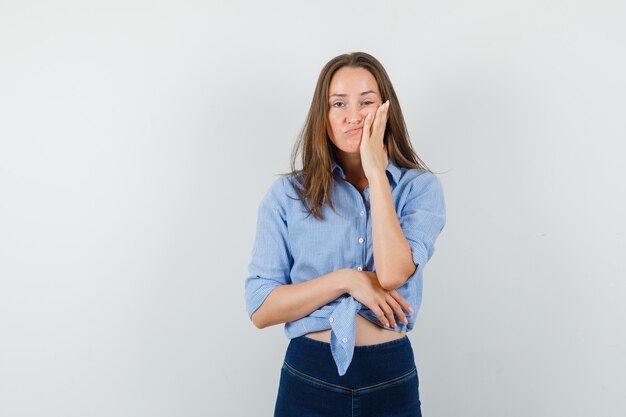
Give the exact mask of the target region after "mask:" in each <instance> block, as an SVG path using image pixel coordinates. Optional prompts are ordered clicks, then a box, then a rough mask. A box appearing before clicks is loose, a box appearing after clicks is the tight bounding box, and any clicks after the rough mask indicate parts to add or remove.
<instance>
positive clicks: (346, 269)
mask: <svg viewBox="0 0 626 417" xmlns="http://www.w3.org/2000/svg"><path fill="white" fill-rule="evenodd" d="M298 152H299V153H300V154H301V162H302V168H301V169H296V168H295V161H296V157H297V154H298ZM444 225H445V203H444V197H443V191H442V188H441V183H440V182H439V180H438V178H437V177H436V176H435V175H434V174H433V173H432V171H430V170H429V169H428V168H427V167H426V166H425V165H424V164H423V162H422V161H421V160H420V159H419V158H418V156H417V155H416V153H415V151H414V150H413V148H412V146H411V142H410V140H409V135H408V133H407V129H406V125H405V122H404V119H403V116H402V111H401V110H400V103H399V102H398V99H397V97H396V93H395V91H394V89H393V86H392V84H391V81H390V79H389V77H388V75H387V73H386V71H385V69H384V68H383V66H382V65H381V64H380V62H378V60H376V59H375V58H374V57H372V56H371V55H369V54H366V53H363V52H355V53H350V54H344V55H340V56H337V57H335V58H333V59H331V60H330V61H329V62H328V63H327V64H326V65H325V66H324V68H323V69H322V71H321V73H320V75H319V79H318V81H317V85H316V87H315V92H314V95H313V101H312V103H311V107H310V109H309V113H308V117H307V119H306V122H305V125H304V128H303V130H302V132H301V134H300V137H299V139H298V141H297V143H296V146H295V148H294V152H293V154H292V160H291V172H289V173H287V174H282V175H281V176H280V177H279V178H278V179H276V180H275V181H274V182H273V183H272V184H271V186H270V187H269V190H268V191H267V193H266V194H265V197H264V198H263V200H262V202H261V204H260V206H259V209H258V217H257V231H256V239H255V242H254V246H253V249H252V260H251V262H250V264H249V266H248V270H249V275H248V277H247V278H246V280H245V291H246V294H245V295H246V307H247V312H248V316H249V317H250V319H251V320H252V322H253V323H254V324H255V326H257V327H258V328H265V327H267V326H272V325H275V324H279V323H285V334H286V335H287V337H288V338H289V339H290V342H289V346H288V348H287V352H286V354H285V360H284V362H283V364H282V369H281V376H280V384H279V387H278V395H277V399H276V406H275V414H274V415H275V417H276V416H290V417H293V416H298V417H307V416H377V417H384V416H396V417H397V416H421V409H420V404H421V402H420V398H419V381H418V373H417V369H416V365H415V361H414V356H413V349H412V346H411V343H410V341H409V338H408V337H407V336H406V332H407V331H410V330H411V329H412V328H413V326H414V323H415V318H416V315H417V312H418V310H419V307H420V304H421V299H422V271H423V269H424V266H425V264H426V262H428V260H430V258H431V257H432V255H433V252H434V244H435V240H436V239H437V237H438V235H439V233H440V232H441V230H442V229H443V227H444Z"/></svg>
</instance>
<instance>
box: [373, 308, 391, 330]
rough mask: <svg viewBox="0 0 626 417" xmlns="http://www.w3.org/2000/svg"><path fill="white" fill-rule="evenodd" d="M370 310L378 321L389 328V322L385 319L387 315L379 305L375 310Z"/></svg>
mask: <svg viewBox="0 0 626 417" xmlns="http://www.w3.org/2000/svg"><path fill="white" fill-rule="evenodd" d="M370 310H372V312H373V313H374V314H375V315H376V318H377V319H378V321H380V322H381V323H383V324H384V325H385V326H387V327H389V322H388V321H387V319H386V318H385V313H384V312H383V310H382V309H381V308H380V307H379V306H378V305H376V306H375V307H374V308H371V307H370Z"/></svg>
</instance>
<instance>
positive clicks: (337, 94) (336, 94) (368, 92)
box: [329, 90, 376, 98]
mask: <svg viewBox="0 0 626 417" xmlns="http://www.w3.org/2000/svg"><path fill="white" fill-rule="evenodd" d="M370 93H373V94H376V93H375V92H374V91H372V90H368V91H364V92H362V93H361V95H362V96H364V95H365V94H370ZM332 96H339V97H346V96H347V94H341V93H334V94H331V95H330V97H332ZM330 97H329V98H330Z"/></svg>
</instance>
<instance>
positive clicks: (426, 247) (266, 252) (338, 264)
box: [245, 160, 446, 375]
mask: <svg viewBox="0 0 626 417" xmlns="http://www.w3.org/2000/svg"><path fill="white" fill-rule="evenodd" d="M332 171H333V173H335V174H337V175H339V177H340V178H341V179H339V180H336V179H334V178H333V179H331V188H330V191H329V194H330V197H331V198H332V201H333V205H334V208H335V210H336V211H337V212H336V213H335V212H334V211H333V210H332V209H331V208H330V207H329V206H328V205H327V204H326V205H324V206H323V208H322V212H323V214H324V215H325V220H324V221H320V220H317V219H315V217H314V216H313V214H311V215H310V216H308V217H307V215H306V210H305V207H304V205H303V204H302V202H301V201H299V200H297V199H296V198H297V194H296V191H295V189H294V181H295V180H294V178H293V177H291V176H281V177H279V178H278V179H276V180H275V181H274V182H273V183H272V184H271V185H270V187H269V189H268V190H267V192H266V194H265V196H264V198H263V200H262V201H261V204H260V205H259V208H258V212H257V230H256V237H255V241H254V245H253V247H252V260H251V261H250V264H249V265H248V273H249V274H248V276H247V278H246V280H245V299H246V308H247V312H248V317H252V314H253V313H254V312H255V311H256V309H257V308H259V306H260V305H261V304H262V303H263V301H264V300H265V299H266V297H267V296H268V294H269V293H270V292H271V291H272V290H273V289H274V288H276V287H277V286H279V285H286V284H292V283H293V284H297V283H300V282H304V281H308V280H311V279H314V278H317V277H319V276H322V275H325V274H327V273H329V272H332V271H336V270H339V269H343V268H353V269H356V270H359V271H361V270H363V271H375V266H374V256H373V250H372V218H371V216H370V196H369V186H366V187H365V189H364V190H363V195H361V193H360V192H359V190H358V189H357V188H356V187H355V186H354V185H352V184H350V183H349V182H347V181H345V174H344V172H343V170H342V168H341V166H340V165H338V164H336V163H333V166H332ZM386 173H387V178H388V180H389V186H390V188H391V195H392V197H393V202H394V205H395V207H396V213H397V215H398V220H399V223H400V226H401V228H402V231H403V232H404V236H405V237H406V239H407V241H408V243H409V245H410V247H411V252H412V255H413V262H414V263H415V265H416V270H415V272H414V273H413V275H411V277H410V278H409V279H408V280H407V281H406V282H405V283H404V285H402V286H401V287H400V288H398V289H397V291H398V292H399V293H400V295H401V296H402V297H404V299H405V300H406V301H407V302H408V303H409V304H410V305H411V307H412V308H413V313H409V312H406V313H405V314H406V316H407V319H408V324H404V323H402V322H401V321H400V320H396V322H397V327H396V328H391V327H387V326H385V325H384V324H383V323H381V322H380V321H379V320H378V318H377V317H376V315H375V314H374V313H373V312H372V311H371V310H370V309H369V308H368V307H367V306H365V305H363V304H361V303H360V302H359V301H357V300H356V299H355V298H354V297H352V296H351V295H350V294H348V293H345V294H343V295H341V296H340V297H339V298H337V299H336V300H334V301H331V302H330V303H328V304H326V305H324V306H322V307H320V308H319V309H317V310H316V311H314V312H312V313H311V314H309V315H308V316H306V317H302V318H300V319H297V320H294V321H290V322H287V323H285V334H286V336H287V338H289V339H293V338H295V337H298V336H302V335H304V334H306V333H309V332H315V331H319V330H326V329H331V337H330V347H331V352H332V356H333V358H334V360H335V363H336V365H337V370H338V372H339V375H344V374H345V373H346V371H347V369H348V366H349V365H350V362H351V361H352V356H353V353H354V340H355V336H356V326H355V325H356V319H355V314H357V313H358V314H360V315H361V316H363V317H365V318H366V319H368V320H370V321H372V322H373V323H375V324H377V325H379V326H381V327H384V328H386V329H389V330H395V331H397V332H401V331H407V332H408V331H410V330H411V329H413V326H414V325H415V318H416V315H417V313H418V311H419V307H420V305H421V302H422V272H423V270H424V267H425V265H426V262H428V261H429V260H430V258H431V257H432V255H433V253H434V250H435V240H436V239H437V237H438V235H439V233H440V232H441V230H442V229H443V227H444V225H445V221H446V214H445V202H444V195H443V190H442V187H441V183H440V181H439V179H438V178H437V177H436V176H435V175H433V174H431V173H429V172H427V171H424V170H421V169H409V168H403V167H397V166H396V165H394V164H393V163H392V162H391V160H389V163H388V165H387V169H386ZM298 175H301V174H298Z"/></svg>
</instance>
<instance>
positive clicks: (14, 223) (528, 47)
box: [0, 0, 626, 417]
mask: <svg viewBox="0 0 626 417" xmlns="http://www.w3.org/2000/svg"><path fill="white" fill-rule="evenodd" d="M625 20H626V6H624V2H620V1H617V0H616V1H591V0H589V1H577V2H576V1H555V0H541V1H538V0H535V1H514V2H513V1H495V0H493V1H485V0H482V1H481V0H479V1H474V2H467V1H460V0H459V1H439V0H438V1H391V2H380V1H379V2H373V1H358V2H357V1H350V2H348V1H345V2H338V1H317V2H308V3H306V2H294V1H282V2H268V1H265V2H252V1H251V2H247V3H244V2H234V1H230V2H220V3H219V4H218V3H217V2H214V3H212V2H207V1H195V2H194V1H160V2H148V1H138V0H124V1H112V2H111V1H109V2H104V1H102V2H98V3H96V2H84V1H75V2H70V1H56V2H43V1H13V2H9V1H6V0H2V1H0V415H2V416H7V417H21V416H37V417H39V416H44V415H45V416H47V417H61V416H64V417H65V416H77V417H78V416H80V417H83V416H94V417H96V416H97V417H100V416H102V417H105V416H106V417H110V416H115V417H125V416H128V417H136V416H150V417H156V416H172V417H173V416H176V417H178V416H190V417H195V416H207V415H210V416H270V415H271V414H272V412H273V406H274V401H275V396H276V392H277V387H278V378H279V372H280V366H281V364H282V359H283V356H284V352H285V349H286V346H287V343H288V340H287V339H286V337H285V335H284V333H283V329H282V326H273V327H270V328H267V329H264V330H258V329H256V328H255V327H254V326H253V324H252V323H251V322H250V321H249V320H248V318H247V315H246V313H245V305H244V292H243V290H244V287H243V283H244V279H245V276H246V275H247V265H248V262H249V260H250V254H251V248H252V242H253V238H254V232H255V230H254V228H255V223H256V210H257V207H258V204H259V202H260V200H261V198H262V196H263V194H264V193H265V191H266V189H267V187H268V186H269V184H270V183H271V182H272V181H273V180H274V179H275V178H276V177H275V176H274V174H277V173H280V172H286V171H287V170H288V168H289V167H288V163H289V156H290V154H291V149H292V146H293V144H294V142H295V138H296V135H297V133H298V131H299V129H300V128H301V127H302V124H303V122H304V118H305V116H306V112H307V111H308V106H309V104H310V100H311V97H312V94H313V88H314V85H315V82H316V80H317V76H318V74H319V71H320V70H321V68H322V66H323V64H324V63H326V62H327V61H328V60H330V59H331V58H333V57H334V56H336V55H338V54H341V53H345V52H351V51H360V50H361V51H365V52H368V53H370V54H372V55H374V56H375V57H377V58H378V59H379V60H380V61H381V62H382V63H383V65H384V66H385V68H386V69H387V71H388V73H389V75H390V77H391V79H392V81H393V83H394V86H395V88H396V91H397V93H398V96H399V99H400V102H401V104H402V109H403V112H404V115H405V117H406V122H407V125H408V128H409V132H410V134H411V139H412V142H413V145H414V147H415V149H416V151H417V153H418V155H419V156H420V157H421V158H422V159H423V160H424V161H425V162H426V163H427V165H429V166H430V167H431V168H432V169H433V170H435V171H437V172H439V173H440V175H439V177H440V179H441V181H442V184H443V186H444V192H445V197H446V203H447V215H448V220H447V224H446V227H445V229H444V231H443V232H442V234H441V235H440V238H439V240H438V242H437V250H436V252H435V255H434V257H433V258H432V260H431V261H430V262H429V264H428V266H427V268H426V270H425V272H424V301H423V304H422V308H421V311H420V314H419V318H418V321H417V324H416V327H415V329H414V330H413V331H412V332H411V333H410V338H411V341H412V344H413V346H414V351H415V356H416V362H417V366H418V372H419V376H420V394H421V400H422V412H423V413H424V415H425V416H429V417H449V416H461V415H463V416H493V417H501V416H507V417H517V416H519V417H521V416H535V417H538V416H546V417H548V416H549V417H554V416H568V417H577V416H581V417H582V416H590V415H593V416H603V417H617V416H623V415H624V414H623V413H624V410H625V409H626V400H625V399H624V398H625V397H624V392H625V391H626V377H625V374H626V334H625V330H624V328H625V326H624V317H625V316H626V308H625V307H624V300H625V296H626V280H625V278H626V268H625V267H624V263H625V257H626V256H625V255H626V235H625V231H626V221H625V220H624V213H626V186H625V185H624V182H625V180H626V168H625V167H624V164H623V160H624V154H625V151H626V146H625V144H624V143H625V141H626V123H625V122H624V116H625V115H626V99H625V97H626V82H625V78H624V74H626V59H625V54H624V39H626V30H625V29H624V24H623V23H624V21H625Z"/></svg>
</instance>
